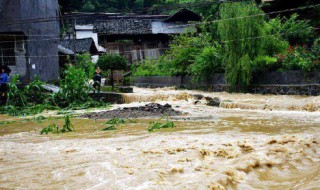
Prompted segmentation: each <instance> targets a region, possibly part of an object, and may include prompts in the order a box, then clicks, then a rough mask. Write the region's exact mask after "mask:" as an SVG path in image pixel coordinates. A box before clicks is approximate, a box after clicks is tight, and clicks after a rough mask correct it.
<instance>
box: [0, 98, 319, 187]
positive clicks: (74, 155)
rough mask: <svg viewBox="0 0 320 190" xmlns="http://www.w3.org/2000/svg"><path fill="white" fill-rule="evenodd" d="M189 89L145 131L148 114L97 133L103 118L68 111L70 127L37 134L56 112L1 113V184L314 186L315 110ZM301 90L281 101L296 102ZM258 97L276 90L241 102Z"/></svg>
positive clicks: (316, 150)
mask: <svg viewBox="0 0 320 190" xmlns="http://www.w3.org/2000/svg"><path fill="white" fill-rule="evenodd" d="M182 93H185V92H182ZM146 94H148V93H146ZM150 94H151V93H150ZM140 96H144V95H140V94H138V95H137V96H135V98H137V97H140ZM188 96H189V95H186V96H185V97H184V96H183V94H180V95H179V94H178V95H177V96H176V97H179V98H177V99H176V100H175V99H174V98H172V96H170V97H171V98H170V99H169V100H165V102H169V103H170V104H172V105H173V107H174V108H175V109H177V110H179V111H184V112H185V114H184V115H183V116H177V117H173V118H171V119H172V120H174V121H175V124H176V128H173V129H162V130H159V131H155V132H152V133H149V132H148V131H147V130H146V128H147V127H148V126H149V122H151V121H155V120H157V118H149V119H135V121H136V122H135V123H128V124H124V125H119V126H117V130H114V131H101V129H102V128H104V127H105V124H104V123H105V120H89V119H78V118H72V119H71V121H72V123H73V124H74V126H75V128H76V131H75V132H71V133H66V134H58V135H57V134H49V135H40V134H39V132H40V130H41V129H42V128H43V127H44V126H47V125H48V124H50V123H56V124H58V125H60V126H61V125H62V124H63V119H53V118H52V119H50V120H45V121H43V122H36V121H32V120H24V119H22V118H12V117H8V116H3V115H0V119H1V120H6V121H15V123H10V124H5V125H4V124H2V125H0V189H1V188H9V189H179V190H180V189H279V190H280V189H281V190H282V189H301V190H302V189H303V190H304V189H319V187H320V145H319V143H320V139H319V134H320V119H319V118H320V113H319V112H317V111H313V112H307V111H287V109H286V108H285V109H284V108H283V107H281V108H283V109H279V110H273V111H270V110H265V109H253V110H252V109H242V108H241V109H239V108H237V109H231V108H227V109H226V108H212V107H208V106H205V105H203V104H199V105H194V104H193V101H194V100H192V97H188ZM231 96H232V95H227V96H225V98H227V99H232V98H230V97H231ZM241 96H243V97H242V99H241V98H239V101H241V103H243V102H245V101H246V100H245V99H246V98H247V99H248V98H251V99H254V95H247V96H245V95H241ZM181 97H182V98H181ZM222 97H224V96H222ZM301 98H302V99H304V98H305V97H288V99H289V100H292V99H297V100H298V103H297V104H294V103H292V102H286V103H282V104H283V105H285V106H286V105H289V104H290V105H296V107H299V106H302V107H303V105H304V104H307V101H305V103H303V101H302V100H301V101H300V102H299V99H301ZM263 99H269V100H268V101H269V102H272V103H269V105H274V107H275V105H277V104H276V103H274V101H273V100H280V99H281V97H275V98H273V99H272V97H271V99H270V97H261V96H257V98H256V99H255V100H256V103H255V102H253V103H252V102H250V103H251V104H255V105H259V103H261V101H262V100H263ZM307 100H308V99H307ZM311 100H314V98H311V99H310V101H311ZM149 101H150V102H162V101H164V99H154V100H150V99H149ZM232 101H234V102H236V100H235V99H232ZM310 101H309V102H310ZM257 102H259V103H257ZM264 103H265V102H264ZM137 104H139V103H137V102H135V103H131V104H129V105H122V106H136V105H137ZM141 104H144V103H143V102H142V103H141ZM282 104H280V103H279V104H278V106H280V105H282ZM118 107H121V106H115V108H118ZM274 107H273V108H274ZM302 107H299V108H302Z"/></svg>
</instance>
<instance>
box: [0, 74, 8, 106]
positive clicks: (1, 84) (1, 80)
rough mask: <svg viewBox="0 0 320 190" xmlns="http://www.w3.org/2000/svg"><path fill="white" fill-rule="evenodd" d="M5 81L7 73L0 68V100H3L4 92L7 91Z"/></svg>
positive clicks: (6, 81)
mask: <svg viewBox="0 0 320 190" xmlns="http://www.w3.org/2000/svg"><path fill="white" fill-rule="evenodd" d="M7 83H8V74H7V73H6V72H5V69H4V68H1V74H0V93H1V94H0V95H1V101H2V102H5V99H6V93H7Z"/></svg>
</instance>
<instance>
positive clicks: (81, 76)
mask: <svg viewBox="0 0 320 190" xmlns="http://www.w3.org/2000/svg"><path fill="white" fill-rule="evenodd" d="M90 90H91V87H90V86H89V84H88V78H87V76H86V73H85V72H84V70H83V69H79V68H76V67H69V68H68V69H67V70H66V71H65V78H64V79H62V80H60V90H59V92H58V93H57V94H54V95H53V99H52V100H53V103H54V104H55V105H58V106H59V107H68V106H70V105H71V104H83V103H84V102H86V101H89V100H90V97H89V92H90Z"/></svg>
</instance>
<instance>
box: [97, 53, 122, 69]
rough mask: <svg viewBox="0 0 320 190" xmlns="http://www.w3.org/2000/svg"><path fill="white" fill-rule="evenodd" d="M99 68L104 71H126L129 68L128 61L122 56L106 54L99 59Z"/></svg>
mask: <svg viewBox="0 0 320 190" xmlns="http://www.w3.org/2000/svg"><path fill="white" fill-rule="evenodd" d="M97 66H98V67H100V68H101V69H102V70H109V69H110V70H125V69H126V68H127V60H126V58H124V57H123V56H121V55H117V54H104V55H102V56H101V57H100V58H99V60H98V62H97Z"/></svg>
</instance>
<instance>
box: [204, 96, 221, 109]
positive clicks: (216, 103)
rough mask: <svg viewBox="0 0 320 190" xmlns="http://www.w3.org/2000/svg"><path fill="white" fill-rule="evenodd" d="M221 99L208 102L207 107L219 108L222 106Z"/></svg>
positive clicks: (216, 98)
mask: <svg viewBox="0 0 320 190" xmlns="http://www.w3.org/2000/svg"><path fill="white" fill-rule="evenodd" d="M220 102H221V100H220V98H218V97H215V98H213V99H212V100H208V102H207V105H208V106H213V107H219V106H220Z"/></svg>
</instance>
